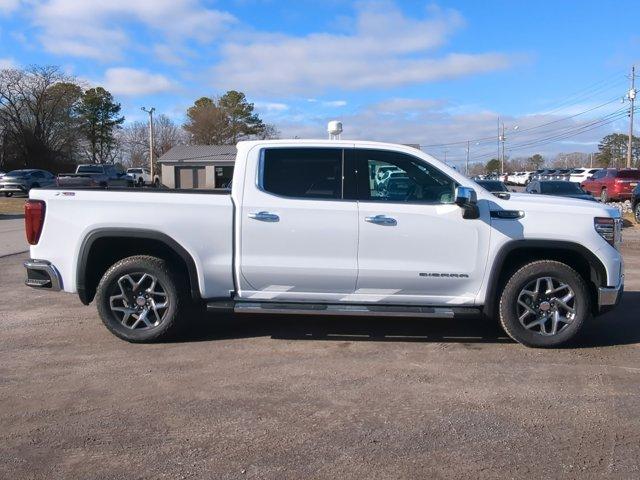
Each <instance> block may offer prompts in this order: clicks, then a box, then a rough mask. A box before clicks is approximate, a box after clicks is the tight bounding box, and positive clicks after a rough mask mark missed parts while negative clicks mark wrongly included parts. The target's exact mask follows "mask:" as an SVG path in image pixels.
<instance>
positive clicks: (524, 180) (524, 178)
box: [516, 172, 535, 187]
mask: <svg viewBox="0 0 640 480" xmlns="http://www.w3.org/2000/svg"><path fill="white" fill-rule="evenodd" d="M534 173H535V172H522V173H521V174H520V175H519V176H518V179H517V182H516V185H521V186H525V187H526V186H527V185H528V184H529V182H530V181H531V177H532V176H533V174H534Z"/></svg>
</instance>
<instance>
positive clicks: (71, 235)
mask: <svg viewBox="0 0 640 480" xmlns="http://www.w3.org/2000/svg"><path fill="white" fill-rule="evenodd" d="M31 198H33V199H39V200H44V201H45V202H46V215H45V223H44V228H43V231H42V235H41V237H40V242H39V243H38V245H35V246H32V247H31V258H35V259H45V260H48V261H50V262H51V263H52V264H53V265H54V266H55V267H56V268H57V269H58V270H59V272H60V274H61V276H62V281H63V289H64V291H66V292H71V293H75V292H77V286H76V273H77V270H78V260H79V255H80V249H81V246H82V243H83V241H84V239H85V238H87V236H88V235H89V234H90V233H91V232H93V231H95V230H98V229H109V228H113V229H118V230H121V229H138V230H139V229H143V230H152V231H156V232H159V233H163V234H165V235H167V236H169V237H171V238H172V239H173V240H175V241H176V242H177V243H179V244H180V245H181V246H182V247H183V248H184V249H185V250H186V251H187V252H188V253H189V254H190V255H191V257H192V258H193V261H194V263H195V265H196V269H197V274H198V282H199V289H200V293H201V295H202V297H203V298H215V297H227V296H229V292H230V291H232V290H233V278H232V252H233V238H232V235H233V205H232V202H231V197H230V196H228V195H208V194H191V193H168V192H157V193H155V192H131V191H122V192H118V191H103V190H75V191H73V190H71V191H66V190H33V191H32V192H31Z"/></svg>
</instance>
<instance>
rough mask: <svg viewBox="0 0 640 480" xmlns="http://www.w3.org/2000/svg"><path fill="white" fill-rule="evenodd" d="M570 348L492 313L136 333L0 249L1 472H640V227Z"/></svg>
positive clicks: (119, 475) (209, 324)
mask: <svg viewBox="0 0 640 480" xmlns="http://www.w3.org/2000/svg"><path fill="white" fill-rule="evenodd" d="M625 240H626V243H625V246H624V253H625V260H626V263H627V266H626V270H627V277H626V278H627V282H626V287H627V292H626V293H625V296H624V299H623V302H622V305H621V307H620V308H619V309H618V310H617V311H616V312H614V313H611V314H608V315H606V316H603V317H600V318H598V319H596V320H595V321H593V322H592V323H591V324H590V325H589V327H588V330H587V332H586V333H585V335H584V337H583V339H582V341H581V342H580V343H579V344H578V345H576V346H575V347H573V348H568V349H559V350H548V351H543V350H532V349H527V348H524V347H522V346H520V345H517V344H515V343H513V342H511V341H510V340H508V339H507V338H505V336H504V334H503V333H502V332H501V331H500V330H499V329H498V328H497V327H496V326H495V325H492V324H487V323H483V322H482V321H481V320H464V321H461V320H456V321H451V320H447V321H445V320H438V321H424V320H416V319H410V320H398V319H374V320H372V319H363V318H356V319H345V318H335V319H323V318H303V317H294V318H264V317H260V318H254V317H225V318H214V317H207V316H204V315H203V316H202V318H198V319H197V321H195V322H194V325H193V327H192V328H191V329H190V331H189V333H188V335H187V337H186V338H185V339H183V340H181V341H178V342H175V343H167V344H160V345H131V344H128V343H125V342H123V341H120V340H118V339H117V338H115V337H114V336H112V335H111V334H110V333H108V331H107V330H106V329H105V328H104V327H103V326H102V324H101V323H100V321H99V319H98V316H97V313H96V311H95V307H94V306H90V307H84V306H82V305H81V304H80V303H79V301H78V299H77V297H75V296H72V295H63V294H55V293H54V294H52V293H46V292H40V291H35V290H31V289H28V288H26V287H24V286H23V284H22V282H23V271H22V267H21V261H22V260H23V259H24V258H26V255H25V254H20V255H13V256H8V257H4V258H1V259H0V272H2V275H0V325H1V326H2V336H1V337H0V478H7V479H9V478H11V479H18V478H34V479H53V478H65V479H93V478H97V479H98V478H99V479H138V478H170V479H175V478H206V479H227V478H229V479H231V478H277V479H287V478H291V479H299V478H367V479H375V478H432V479H434V478H445V477H446V478H550V477H551V478H558V477H560V476H562V475H564V476H566V477H567V478H600V477H607V478H625V479H626V478H639V477H640V460H639V459H640V348H639V347H640V268H639V267H640V229H627V230H626V231H625Z"/></svg>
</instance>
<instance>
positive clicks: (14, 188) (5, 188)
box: [0, 185, 27, 193]
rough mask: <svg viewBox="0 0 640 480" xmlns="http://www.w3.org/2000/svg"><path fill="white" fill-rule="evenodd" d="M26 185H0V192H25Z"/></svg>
mask: <svg viewBox="0 0 640 480" xmlns="http://www.w3.org/2000/svg"><path fill="white" fill-rule="evenodd" d="M26 192H27V187H26V185H0V193H26Z"/></svg>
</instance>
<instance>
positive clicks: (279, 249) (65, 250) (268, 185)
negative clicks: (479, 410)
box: [25, 140, 624, 347]
mask: <svg viewBox="0 0 640 480" xmlns="http://www.w3.org/2000/svg"><path fill="white" fill-rule="evenodd" d="M390 167H392V168H391V169H392V170H393V175H389V176H387V180H386V181H377V180H378V175H377V172H378V171H379V170H381V169H386V170H389V169H390ZM25 211H26V229H27V237H28V241H29V242H30V244H31V245H32V246H31V258H32V260H29V261H28V262H26V263H25V267H26V269H27V280H26V284H27V285H29V286H31V287H36V288H48V289H50V290H64V291H65V292H69V293H77V294H78V295H79V297H80V300H81V301H82V302H83V303H85V304H89V303H91V302H92V301H94V302H95V303H96V305H97V308H98V312H99V314H100V317H101V318H102V321H103V322H104V324H105V325H106V327H107V328H108V329H109V330H110V331H111V332H113V333H114V334H115V335H117V336H118V337H120V338H123V339H125V340H128V341H132V342H145V341H152V340H156V339H160V338H162V337H165V336H167V335H170V334H173V333H175V330H176V329H177V328H178V327H179V326H180V325H181V324H184V322H185V321H186V318H185V317H188V315H186V314H185V312H187V311H188V312H192V311H193V310H192V309H185V307H187V306H189V305H193V304H196V305H206V306H207V307H208V308H209V309H210V310H217V309H220V310H233V311H236V312H245V313H268V314H274V313H278V314H297V315H304V314H313V315H319V314H324V315H364V316H373V315H378V316H385V317H394V316H415V317H425V318H434V317H435V318H453V317H455V316H458V315H466V314H469V313H472V314H477V315H478V316H479V317H483V316H484V317H488V318H495V319H497V320H499V321H500V323H501V325H502V327H503V328H504V330H505V331H506V332H507V334H509V335H510V336H511V337H512V338H513V339H515V340H517V341H518V342H521V343H523V344H525V345H528V346H535V347H552V346H557V345H560V344H563V343H565V342H567V341H569V340H571V339H573V338H574V337H575V336H576V334H577V333H578V332H579V331H580V330H581V328H582V327H583V325H584V324H585V322H587V321H588V320H589V319H590V318H591V317H592V316H593V315H596V314H598V313H600V312H602V311H604V310H606V309H610V308H612V307H614V306H615V305H616V304H617V303H618V301H619V300H620V297H621V295H622V290H623V284H624V273H623V260H622V256H621V255H620V252H619V251H618V246H619V243H620V241H621V219H620V214H619V212H618V211H617V210H615V209H611V208H608V207H606V206H604V205H601V204H599V203H596V202H587V201H583V200H570V199H564V198H555V197H550V196H546V195H527V194H516V193H513V194H511V195H510V197H509V198H498V197H496V196H494V195H492V194H491V193H489V192H488V191H486V190H484V189H483V188H482V187H480V186H479V185H477V184H475V183H474V182H473V181H472V180H469V179H468V178H466V177H465V176H463V175H461V174H459V173H458V172H456V171H455V170H453V169H451V168H449V167H447V166H446V165H445V164H443V163H441V162H439V161H437V160H436V159H434V158H433V157H431V156H429V155H427V154H425V153H424V152H422V151H420V150H417V149H414V148H412V147H408V146H402V145H394V144H384V143H375V142H363V141H358V142H354V141H342V140H329V141H322V140H288V141H250V142H240V143H239V144H238V153H237V158H236V162H235V172H234V176H233V187H232V189H231V191H230V192H228V191H203V190H197V191H196V190H173V191H172V190H161V191H158V190H141V189H117V188H113V189H106V190H92V189H82V188H79V189H60V188H49V189H38V190H32V191H31V193H30V200H29V201H28V202H27V204H26V207H25ZM181 314H182V315H181Z"/></svg>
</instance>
